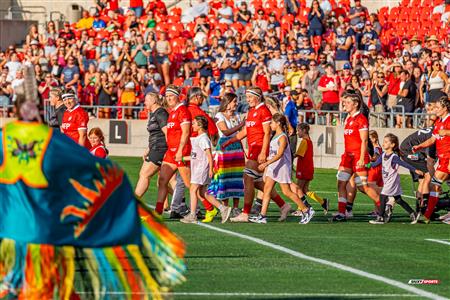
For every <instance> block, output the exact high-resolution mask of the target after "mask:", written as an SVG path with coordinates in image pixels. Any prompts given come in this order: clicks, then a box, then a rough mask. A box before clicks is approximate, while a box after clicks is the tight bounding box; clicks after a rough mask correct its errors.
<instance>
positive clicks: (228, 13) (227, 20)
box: [217, 6, 233, 24]
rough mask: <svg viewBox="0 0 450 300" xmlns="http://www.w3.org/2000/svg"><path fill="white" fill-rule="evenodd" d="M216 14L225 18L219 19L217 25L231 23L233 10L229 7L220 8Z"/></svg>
mask: <svg viewBox="0 0 450 300" xmlns="http://www.w3.org/2000/svg"><path fill="white" fill-rule="evenodd" d="M217 13H218V14H220V15H222V16H226V18H220V19H219V23H224V24H232V23H233V9H232V8H231V7H229V6H225V7H222V8H220V9H219V10H218V11H217Z"/></svg>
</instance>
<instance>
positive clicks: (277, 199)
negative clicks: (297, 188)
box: [272, 195, 286, 208]
mask: <svg viewBox="0 0 450 300" xmlns="http://www.w3.org/2000/svg"><path fill="white" fill-rule="evenodd" d="M272 200H273V202H275V203H276V204H277V205H278V207H279V208H282V207H283V205H285V204H286V202H284V200H283V199H282V198H281V196H280V195H276V196H275V197H273V198H272Z"/></svg>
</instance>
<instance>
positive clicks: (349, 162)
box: [333, 92, 379, 221]
mask: <svg viewBox="0 0 450 300" xmlns="http://www.w3.org/2000/svg"><path fill="white" fill-rule="evenodd" d="M342 98H343V99H342V100H343V107H344V110H345V111H346V112H347V113H348V117H347V119H346V120H345V127H344V146H345V151H344V154H342V156H341V163H340V165H339V169H338V173H337V180H338V194H339V198H338V213H337V214H335V215H334V217H333V221H345V220H346V217H345V210H346V205H347V198H348V195H347V183H348V182H349V180H350V177H351V176H352V174H355V183H356V186H357V187H358V189H359V190H360V191H362V192H363V193H365V194H366V195H367V196H369V197H370V198H371V199H372V200H373V201H374V202H375V203H376V204H379V200H378V195H377V193H376V191H375V190H374V189H372V188H370V187H369V186H368V185H367V169H366V167H365V165H366V164H367V163H369V161H370V159H369V153H368V140H369V122H368V121H367V118H366V117H365V116H364V115H362V114H361V113H360V108H361V105H362V99H361V96H359V95H358V94H356V93H349V92H346V93H344V94H343V95H342ZM377 206H379V205H377Z"/></svg>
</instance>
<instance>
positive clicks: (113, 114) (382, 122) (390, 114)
mask: <svg viewBox="0 0 450 300" xmlns="http://www.w3.org/2000/svg"><path fill="white" fill-rule="evenodd" d="M81 107H83V108H84V109H85V110H86V111H87V112H88V113H89V115H90V117H93V118H96V117H98V116H99V112H100V110H103V112H105V111H107V112H108V114H109V118H108V119H116V120H117V119H126V116H125V113H124V111H123V110H124V109H131V110H132V112H133V113H132V119H146V118H147V115H142V112H143V111H144V109H145V108H144V106H117V105H108V106H105V105H92V106H91V105H81ZM242 108H243V109H242V110H241V111H240V113H241V114H245V113H246V110H247V109H246V108H248V106H247V105H246V106H242ZM12 109H13V105H7V106H0V115H1V116H3V117H5V116H7V114H8V112H11V111H12ZM51 113H52V107H51V106H50V103H49V101H48V100H47V101H45V102H44V106H43V115H44V120H45V121H46V122H48V120H49V119H50V115H51ZM298 116H299V119H298V120H299V122H306V123H309V124H311V125H324V126H336V125H343V124H344V121H345V118H346V117H347V113H346V112H342V111H332V110H317V109H311V110H299V111H298ZM397 116H401V117H402V120H403V122H402V124H401V128H406V127H412V128H423V127H427V120H428V119H429V118H430V117H431V116H432V115H431V114H427V113H421V112H414V113H407V112H405V110H404V108H403V106H395V107H394V109H393V110H391V111H386V112H374V111H371V112H370V115H369V123H370V126H371V127H379V128H384V127H388V128H394V127H396V118H397ZM211 117H214V116H211ZM406 119H409V126H408V125H407V122H406Z"/></svg>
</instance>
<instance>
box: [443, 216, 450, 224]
mask: <svg viewBox="0 0 450 300" xmlns="http://www.w3.org/2000/svg"><path fill="white" fill-rule="evenodd" d="M442 223H444V224H448V225H450V217H448V218H447V219H444V220H442Z"/></svg>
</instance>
